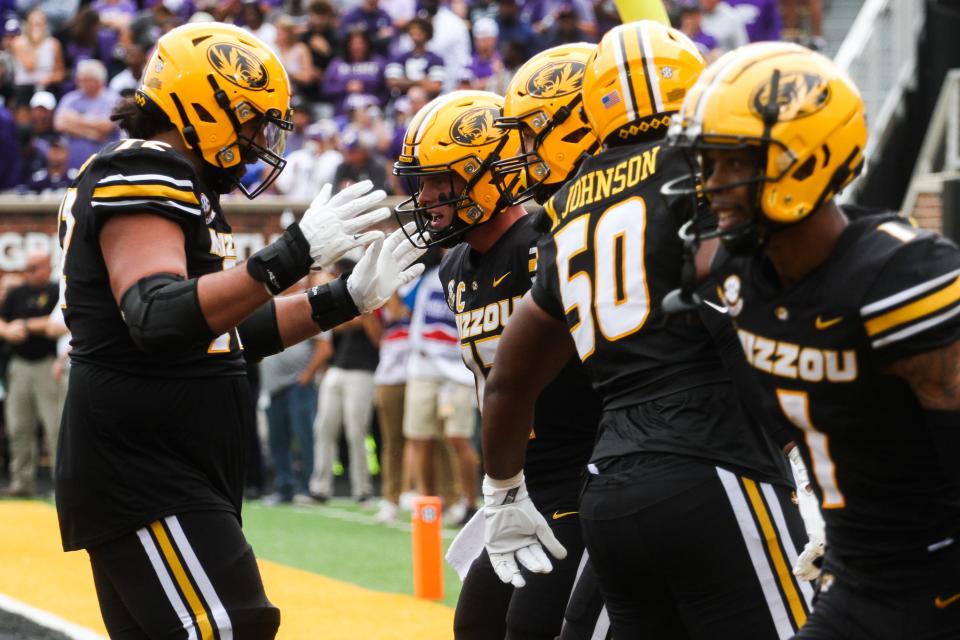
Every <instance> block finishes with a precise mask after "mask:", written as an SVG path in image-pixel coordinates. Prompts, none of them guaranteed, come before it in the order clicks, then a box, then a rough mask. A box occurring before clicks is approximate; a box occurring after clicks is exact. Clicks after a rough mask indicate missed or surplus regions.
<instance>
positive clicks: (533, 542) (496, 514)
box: [483, 471, 567, 587]
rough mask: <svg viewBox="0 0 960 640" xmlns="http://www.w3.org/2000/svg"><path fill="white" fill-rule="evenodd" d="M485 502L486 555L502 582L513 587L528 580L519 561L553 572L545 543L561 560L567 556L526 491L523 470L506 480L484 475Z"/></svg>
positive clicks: (540, 569) (548, 549)
mask: <svg viewBox="0 0 960 640" xmlns="http://www.w3.org/2000/svg"><path fill="white" fill-rule="evenodd" d="M483 505H484V506H483V514H484V518H485V525H486V526H485V531H484V542H485V544H486V547H487V555H489V556H490V563H491V564H492V565H493V569H494V571H496V572H497V576H498V577H499V578H500V579H501V580H502V581H503V582H506V583H508V584H512V585H513V586H514V587H522V586H524V585H525V584H527V583H526V581H525V580H524V579H523V576H522V575H520V567H519V565H518V564H517V563H518V562H519V563H520V564H522V565H523V566H524V567H526V568H527V569H529V570H530V571H532V572H534V573H550V572H551V571H552V570H553V564H551V563H550V558H548V557H547V554H545V553H544V552H543V547H546V548H547V551H549V552H550V553H551V554H552V555H553V557H555V558H557V559H558V560H563V559H564V558H566V557H567V550H566V549H564V548H563V545H562V544H560V541H559V540H557V537H556V536H555V535H553V531H552V530H551V529H550V525H549V524H547V521H546V519H545V518H544V517H543V516H542V515H540V512H539V511H537V507H536V505H534V504H533V501H532V500H531V499H530V496H529V495H527V484H526V482H524V479H523V472H522V471H521V472H520V473H518V474H517V475H515V476H514V477H512V478H509V479H507V480H494V479H493V478H491V477H490V476H487V475H485V476H484V477H483ZM541 543H542V545H543V546H541Z"/></svg>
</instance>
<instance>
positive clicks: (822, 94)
mask: <svg viewBox="0 0 960 640" xmlns="http://www.w3.org/2000/svg"><path fill="white" fill-rule="evenodd" d="M772 89H773V85H772V82H771V80H770V79H769V78H768V79H767V80H765V81H764V82H763V83H762V84H761V85H760V86H759V87H757V89H756V90H754V92H753V95H752V96H751V98H750V108H751V109H752V110H753V113H754V114H755V115H756V116H758V117H761V118H762V117H763V113H764V111H763V110H764V108H765V107H766V105H767V104H769V103H770V93H771V90H772ZM776 97H777V106H778V107H779V108H780V115H779V116H778V118H777V119H778V120H779V121H780V122H786V121H787V120H795V119H797V118H805V117H806V116H810V115H813V114H814V113H816V112H817V111H819V110H820V109H823V108H824V107H825V106H827V103H828V102H829V101H830V83H829V82H827V80H826V79H825V78H824V77H823V76H820V75H817V74H814V73H805V72H802V71H790V72H787V73H784V74H781V75H780V78H779V81H778V83H777V96H776Z"/></svg>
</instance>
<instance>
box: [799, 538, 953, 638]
mask: <svg viewBox="0 0 960 640" xmlns="http://www.w3.org/2000/svg"><path fill="white" fill-rule="evenodd" d="M953 540H954V542H953V543H952V544H950V545H949V546H948V547H946V548H943V549H941V550H938V551H935V552H932V553H930V554H929V555H928V556H926V557H919V558H916V559H915V560H914V561H912V562H909V565H907V564H906V563H904V564H899V565H896V564H893V566H888V567H884V568H882V569H876V570H872V571H870V572H869V573H867V574H866V575H862V577H863V578H864V579H863V580H860V579H858V578H860V577H861V576H860V575H857V574H858V572H856V571H853V572H851V571H849V570H844V571H842V572H840V571H836V568H835V567H834V566H833V564H832V562H831V560H830V558H829V553H828V557H827V559H826V561H825V562H824V571H823V576H822V580H821V587H820V592H819V593H818V594H817V597H816V600H814V607H813V613H812V614H811V615H810V619H809V620H808V621H807V624H806V625H805V626H804V627H803V629H801V630H800V633H798V634H797V636H796V640H833V639H834V638H843V639H844V640H956V639H957V638H960V538H958V537H956V536H955V537H954V538H953ZM904 574H908V575H909V576H910V577H909V578H905V575H904Z"/></svg>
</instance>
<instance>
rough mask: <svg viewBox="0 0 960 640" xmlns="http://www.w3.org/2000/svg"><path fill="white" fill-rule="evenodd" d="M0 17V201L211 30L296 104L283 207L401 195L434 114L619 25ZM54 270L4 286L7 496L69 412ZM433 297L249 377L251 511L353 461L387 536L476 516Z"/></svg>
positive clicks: (729, 12) (681, 5) (69, 6)
mask: <svg viewBox="0 0 960 640" xmlns="http://www.w3.org/2000/svg"><path fill="white" fill-rule="evenodd" d="M664 4H665V5H666V7H667V9H668V13H669V15H670V18H671V20H672V21H673V23H674V25H675V26H677V27H678V28H680V29H681V30H682V31H683V32H684V33H686V34H687V35H688V36H690V37H691V38H692V39H693V40H694V41H695V42H696V43H697V44H698V46H700V47H701V48H702V50H703V53H704V54H705V56H706V57H707V58H708V59H715V58H716V57H718V56H719V55H720V54H722V53H723V52H725V51H727V50H729V49H733V48H735V47H737V46H740V45H742V44H745V43H746V42H748V41H757V40H771V39H790V40H797V41H800V42H802V43H804V44H807V45H810V46H813V47H815V48H822V47H823V45H824V42H823V38H822V31H821V21H822V10H823V8H822V6H821V0H672V1H671V0H667V1H666V2H665V3H664ZM0 15H2V16H3V23H2V32H0V97H2V105H0V145H2V147H3V148H4V149H6V150H10V149H14V148H16V149H19V153H9V152H8V153H4V154H0V191H4V192H12V193H17V194H26V193H56V192H59V191H62V190H64V189H66V187H67V186H69V184H70V182H71V180H72V179H73V177H74V176H75V175H76V172H77V170H78V169H79V167H80V166H81V165H82V163H83V162H84V160H86V158H87V157H89V156H90V155H91V154H93V153H94V152H96V151H97V150H98V149H99V148H100V147H101V146H102V145H103V144H105V143H107V142H109V141H111V140H115V139H117V138H119V137H121V136H122V135H123V133H122V132H121V131H119V130H118V129H117V127H116V125H115V123H113V122H112V121H111V120H110V113H111V110H112V108H113V106H114V104H115V102H116V101H117V99H118V98H119V97H120V96H124V95H129V93H131V92H132V91H133V90H134V89H135V88H136V87H137V85H138V83H139V79H140V77H141V73H142V69H143V66H144V64H145V63H146V61H147V60H148V59H149V56H150V54H151V52H152V47H153V46H154V43H156V41H157V39H158V38H159V37H160V36H161V35H162V34H163V33H165V32H167V31H169V30H170V29H172V28H173V27H175V26H177V25H180V24H183V23H185V22H189V21H208V20H220V21H225V22H232V23H235V24H238V25H241V26H243V27H245V28H246V29H248V30H250V31H251V32H253V33H255V34H256V35H257V36H259V37H260V38H261V39H263V40H264V41H266V42H267V43H269V44H270V45H271V46H273V47H275V49H276V51H277V53H278V54H279V56H280V58H281V59H282V60H283V63H284V65H285V67H286V69H287V72H288V74H289V76H290V79H291V81H292V84H293V86H294V88H295V90H296V95H295V96H294V99H293V103H292V105H291V107H292V110H293V122H294V131H293V132H292V133H291V135H290V136H289V139H288V142H287V147H286V156H287V160H288V164H287V167H286V169H285V170H284V172H283V173H282V174H281V175H280V177H279V179H278V180H277V181H276V182H275V183H274V185H273V186H272V187H271V190H272V191H273V192H275V193H277V194H279V195H281V196H285V197H286V198H288V199H290V200H292V201H294V200H295V201H308V200H310V199H312V198H313V197H314V196H315V195H316V193H317V192H318V191H319V190H320V187H321V186H322V185H323V184H325V183H332V184H333V185H334V189H335V190H339V189H342V188H343V187H344V186H346V185H348V184H351V183H353V182H357V181H360V180H364V179H369V180H372V181H373V183H374V184H375V185H376V186H377V187H379V188H383V189H385V190H386V191H387V192H388V193H393V194H395V195H401V194H404V193H407V186H406V185H404V184H401V183H400V182H399V181H398V180H397V178H395V176H393V175H392V171H391V167H392V164H393V162H394V160H395V159H396V157H397V155H398V153H399V148H400V144H401V140H402V136H403V133H404V131H405V128H406V125H407V123H408V122H409V121H410V119H411V118H412V117H413V115H414V114H415V113H416V112H417V110H418V109H420V108H421V107H422V106H423V105H425V104H426V103H427V102H428V101H429V100H430V99H432V98H433V97H436V96H437V95H439V94H440V93H443V92H446V91H450V90H453V89H463V88H472V89H481V90H488V91H493V92H496V93H499V94H502V93H503V91H504V89H505V88H506V86H507V84H508V83H509V81H510V79H511V77H512V75H513V73H514V72H515V71H516V69H517V68H519V67H520V65H522V64H523V63H524V62H525V61H526V60H528V59H529V58H530V57H531V56H532V55H534V54H535V53H537V52H539V51H542V50H544V49H546V48H549V47H553V46H556V45H559V44H563V43H569V42H579V41H588V42H596V41H598V39H599V38H600V37H602V35H603V34H604V33H605V32H606V31H607V30H608V29H610V28H611V27H612V26H614V25H616V24H619V21H620V20H619V16H618V13H617V8H616V5H615V3H614V1H613V0H572V1H570V0H450V1H448V0H312V1H309V2H308V1H306V0H262V1H257V0H94V1H93V2H87V1H81V0H39V1H38V0H0ZM259 170H260V168H257V167H253V168H252V169H251V172H250V176H251V178H252V177H254V176H255V175H256V172H257V171H259ZM438 261H439V257H438V256H434V262H438ZM49 263H50V256H46V255H32V256H30V257H28V259H27V266H26V272H25V273H22V274H6V275H4V276H3V278H2V279H0V382H2V383H3V390H2V397H3V398H4V399H5V401H6V402H5V404H6V408H5V412H4V418H3V422H4V425H3V432H2V433H3V436H4V437H3V439H2V446H0V465H2V477H3V479H7V478H9V483H8V485H7V486H8V488H7V492H8V493H12V494H15V495H23V496H27V495H33V494H35V493H36V492H37V484H36V477H37V470H38V466H51V465H52V458H53V454H54V449H55V447H53V446H52V445H51V444H50V443H52V442H55V438H56V428H57V425H56V424H48V423H50V422H55V421H56V420H54V419H53V418H51V417H50V416H52V415H57V416H59V413H58V411H57V412H54V411H51V410H50V408H51V406H53V407H58V406H59V403H61V402H62V396H63V393H62V389H63V384H62V383H63V375H64V369H65V367H67V359H66V357H65V353H66V346H65V343H66V340H65V339H64V338H63V334H64V333H65V327H63V326H62V323H57V322H56V321H55V320H54V321H49V320H48V318H47V316H49V315H50V312H51V311H52V310H53V308H54V306H55V303H56V298H57V288H56V284H50V282H51V272H50V264H49ZM339 268H340V269H348V268H350V265H349V264H342V265H339ZM331 275H335V274H323V275H322V276H318V277H330V276H331ZM434 282H437V277H436V275H435V273H434V272H432V271H427V273H426V274H425V275H424V276H423V277H422V278H421V280H420V281H419V283H415V284H414V286H413V287H411V288H410V289H409V290H407V291H403V292H401V295H399V296H396V297H395V299H394V300H392V301H391V303H390V304H388V305H387V307H385V308H384V309H383V310H381V311H379V312H378V313H376V314H373V315H370V316H365V317H363V318H358V319H356V320H355V321H353V322H351V323H347V325H344V326H342V327H338V328H337V329H336V330H335V331H334V332H332V333H331V334H329V335H324V336H321V337H320V338H318V339H317V340H314V341H308V342H306V343H303V344H300V345H297V346H296V347H293V348H290V349H288V350H287V351H285V352H283V353H281V354H278V355H277V356H273V357H271V358H268V359H267V360H265V361H264V362H263V363H262V364H261V365H260V367H259V371H257V368H256V365H253V366H252V367H251V368H252V371H251V373H253V374H258V377H259V380H260V384H261V394H260V398H261V401H260V405H261V409H263V413H262V415H263V416H264V428H263V429H262V430H261V431H262V433H261V434H260V437H259V438H253V437H252V438H251V443H250V447H249V449H250V454H251V455H250V457H251V460H252V461H253V462H252V465H251V470H250V493H251V495H264V496H265V497H266V500H267V501H268V502H269V503H289V502H294V501H296V502H300V503H314V502H318V501H319V502H323V501H325V500H326V499H328V498H329V497H330V496H331V495H333V494H334V493H335V491H336V487H335V485H334V482H333V478H334V476H335V475H336V474H340V473H342V472H343V465H341V464H340V462H339V460H341V459H343V462H344V463H345V464H349V463H350V461H356V462H354V463H353V464H349V474H348V476H349V480H350V493H351V495H352V496H353V497H354V498H356V499H358V500H368V499H370V498H371V497H372V496H373V495H374V494H375V492H376V491H375V490H376V486H375V485H374V483H373V482H372V479H371V478H372V475H375V474H377V473H379V474H380V475H381V478H382V479H381V483H380V493H382V495H383V501H382V503H381V510H380V513H379V514H378V517H379V518H380V519H382V520H383V521H389V520H393V519H395V518H396V517H397V513H398V507H399V505H400V503H401V502H402V501H401V494H403V493H404V492H407V493H409V492H414V491H416V492H420V493H430V494H439V495H441V496H443V497H444V499H445V502H446V504H447V505H448V516H449V518H450V520H452V521H453V522H462V521H464V519H465V518H468V517H469V516H470V515H471V512H472V509H473V506H474V503H475V499H476V496H477V493H478V487H477V481H478V471H477V466H476V465H477V462H476V456H477V454H476V447H475V443H474V438H475V428H476V400H475V394H474V393H473V389H472V384H473V383H472V376H471V374H470V373H469V372H468V371H467V369H466V368H465V367H464V366H463V364H462V361H461V359H460V352H459V346H458V340H457V331H456V326H455V324H454V319H453V316H452V314H451V313H450V312H449V309H447V308H446V305H445V304H444V303H443V291H434V290H433V284H432V283H434ZM438 300H439V301H440V302H439V304H438V303H437V301H438ZM58 341H59V343H60V346H59V348H58V346H57V345H58ZM254 379H256V377H255V378H254ZM405 397H406V403H404V398H405ZM411 398H413V399H414V401H413V402H411ZM375 416H376V420H375V419H374V417H375ZM40 423H43V425H44V426H45V429H44V430H43V431H41V430H39V429H38V426H39V424H40ZM341 426H342V427H343V430H344V432H345V436H346V443H347V445H346V447H344V448H343V450H342V451H341V450H340V448H339V447H338V442H339V433H340V430H341ZM371 429H374V432H378V435H379V437H378V438H377V439H376V441H377V442H378V443H379V448H378V447H377V446H376V445H374V444H373V442H374V439H373V438H372V437H371V436H370V435H369V434H370V433H371ZM41 433H45V435H46V436H47V437H46V442H47V443H48V444H46V445H44V444H43V442H44V438H42V437H41V436H40V435H39V434H41ZM405 441H406V442H407V443H410V444H405ZM436 443H440V444H441V446H435V444H436ZM38 452H40V453H39V454H38ZM261 453H263V455H262V456H261ZM341 454H344V455H341Z"/></svg>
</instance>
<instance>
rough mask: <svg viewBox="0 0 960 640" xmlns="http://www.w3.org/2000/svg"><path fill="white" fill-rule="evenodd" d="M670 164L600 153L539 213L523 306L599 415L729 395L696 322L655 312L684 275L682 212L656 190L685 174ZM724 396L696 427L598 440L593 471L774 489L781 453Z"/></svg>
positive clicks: (672, 155)
mask: <svg viewBox="0 0 960 640" xmlns="http://www.w3.org/2000/svg"><path fill="white" fill-rule="evenodd" d="M680 154H681V152H680V151H679V150H677V149H673V148H670V147H667V146H665V145H663V144H662V143H654V144H644V145H635V146H628V147H618V148H613V149H608V150H606V151H603V152H602V153H600V154H598V155H596V156H593V157H591V158H588V159H586V160H585V161H584V163H583V164H582V165H581V167H580V169H579V171H578V172H577V174H576V175H575V176H574V177H573V178H572V179H571V180H569V181H568V182H567V183H566V184H565V185H564V186H563V187H562V188H561V189H560V190H559V191H558V192H557V193H556V194H555V195H554V196H553V197H552V198H551V199H550V200H549V201H547V203H546V206H545V208H544V210H545V212H546V214H547V215H548V216H549V217H550V218H551V223H552V228H551V231H550V233H549V234H546V235H544V236H543V237H542V239H541V241H540V244H539V250H540V259H539V267H538V271H537V279H536V282H535V283H534V286H533V290H532V295H533V298H534V300H535V301H536V302H537V304H538V305H539V306H540V307H541V308H543V309H544V311H546V312H547V313H549V314H551V315H553V316H555V317H557V318H561V319H564V320H565V321H566V323H567V326H568V327H569V329H570V333H571V335H572V336H573V340H574V342H575V343H576V346H577V352H578V353H579V355H580V359H581V360H582V361H583V362H584V364H585V365H586V367H587V370H588V371H589V374H590V377H591V379H592V381H593V384H594V388H595V389H596V390H597V392H598V393H599V395H600V397H601V399H602V402H603V407H604V410H621V409H624V410H626V409H628V408H630V407H635V406H636V405H640V404H644V403H649V402H655V401H656V400H657V399H658V398H663V397H666V396H669V395H674V394H679V393H682V392H684V391H688V390H693V389H695V388H698V387H704V386H707V385H728V386H729V385H731V382H730V377H729V374H728V372H727V371H726V370H725V369H724V365H723V362H722V360H721V357H720V351H719V350H718V348H717V346H716V345H715V344H714V342H713V339H712V338H711V334H710V332H709V331H708V330H707V328H706V327H705V326H704V323H703V321H702V319H701V318H700V317H699V316H698V314H696V313H686V314H678V315H670V316H668V315H666V314H664V312H663V309H662V307H661V302H662V300H663V298H664V296H666V295H667V294H668V293H669V292H671V291H673V290H674V289H677V288H678V287H679V286H680V282H681V269H682V266H683V255H684V254H683V252H684V248H683V244H682V242H681V241H680V239H679V237H678V235H677V234H678V230H679V228H680V225H681V224H682V222H683V221H684V220H686V219H687V218H688V217H689V215H688V212H687V207H689V206H690V203H689V201H688V200H686V199H679V200H673V201H667V200H665V199H664V198H663V197H662V196H661V195H660V189H661V187H662V186H663V185H664V183H666V182H667V181H669V180H672V179H674V178H677V177H680V176H685V175H687V174H688V173H689V168H688V167H689V165H688V164H687V162H686V160H685V159H684V158H683V157H682V156H681V155H680ZM730 389H731V393H730V395H729V397H728V401H727V402H725V404H723V405H718V406H711V407H702V408H701V409H700V411H701V412H702V414H703V415H702V416H701V418H700V419H697V420H688V419H683V420H682V421H681V420H678V419H671V417H670V416H664V417H663V419H662V420H660V421H656V422H653V421H647V422H645V423H644V424H636V425H634V426H633V428H632V429H619V428H611V429H604V430H601V434H600V437H599V440H598V442H597V446H596V449H595V451H594V453H593V456H592V460H593V461H594V462H596V463H600V462H601V461H604V460H608V459H613V458H617V457H619V456H623V455H626V454H631V453H669V454H679V455H683V456H688V457H696V458H700V459H704V460H707V461H710V462H712V463H714V464H717V465H720V466H723V467H725V468H729V469H731V470H734V471H736V472H738V473H745V474H749V475H751V476H752V477H754V478H757V479H761V480H766V481H770V482H783V481H784V475H783V466H782V465H780V464H779V463H778V461H777V458H778V457H782V454H779V453H778V452H775V451H774V450H773V449H774V448H773V447H772V446H771V443H770V440H769V438H768V436H767V434H766V432H765V431H764V430H763V428H762V427H761V426H760V425H759V424H757V423H756V422H755V421H752V420H749V419H747V417H746V416H745V415H744V413H743V411H742V407H741V406H740V405H739V404H738V402H737V401H736V398H734V397H733V391H732V386H730ZM621 422H622V421H621ZM627 422H629V421H627Z"/></svg>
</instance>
